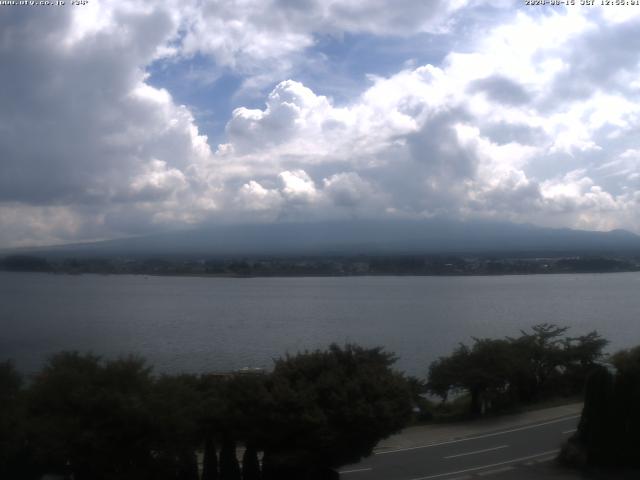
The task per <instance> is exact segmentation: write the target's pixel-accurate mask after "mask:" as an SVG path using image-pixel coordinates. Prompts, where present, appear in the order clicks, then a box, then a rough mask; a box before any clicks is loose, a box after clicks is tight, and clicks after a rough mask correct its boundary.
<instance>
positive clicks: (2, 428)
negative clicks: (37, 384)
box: [0, 361, 32, 479]
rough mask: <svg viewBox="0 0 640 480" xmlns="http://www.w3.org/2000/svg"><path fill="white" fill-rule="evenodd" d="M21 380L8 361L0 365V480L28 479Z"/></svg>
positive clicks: (29, 472) (28, 466)
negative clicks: (9, 479)
mask: <svg viewBox="0 0 640 480" xmlns="http://www.w3.org/2000/svg"><path fill="white" fill-rule="evenodd" d="M22 384H23V382H22V376H21V375H20V374H19V373H18V371H17V370H16V368H15V366H14V364H13V363H12V362H11V361H5V362H0V478H12V479H21V478H28V477H29V476H30V474H31V473H32V472H31V471H30V463H31V462H30V458H28V454H27V452H26V451H25V448H24V445H25V442H26V431H25V421H26V418H25V412H24V408H23V406H24V405H23V394H24V391H23V389H22Z"/></svg>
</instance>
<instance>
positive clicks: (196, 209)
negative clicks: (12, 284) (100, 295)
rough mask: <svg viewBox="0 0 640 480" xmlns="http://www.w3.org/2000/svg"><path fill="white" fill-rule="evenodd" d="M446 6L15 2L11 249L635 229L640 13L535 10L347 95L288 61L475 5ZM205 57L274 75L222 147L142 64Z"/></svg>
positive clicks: (440, 23)
mask: <svg viewBox="0 0 640 480" xmlns="http://www.w3.org/2000/svg"><path fill="white" fill-rule="evenodd" d="M436 3H437V5H436V6H434V5H433V2H422V1H420V2H419V1H415V0H403V1H401V2H399V3H396V4H394V8H393V9H392V10H390V9H389V8H388V2H382V1H374V2H371V1H367V2H365V1H356V0H350V1H342V2H333V1H329V2H319V1H316V0H308V1H305V2H292V1H287V0H269V1H264V2H254V1H249V0H242V1H241V0H238V1H235V2H231V1H215V2H210V3H207V4H206V5H205V4H202V3H200V2H196V1H194V2H186V3H180V4H178V3H177V2H176V3H174V2H166V3H165V4H162V5H157V4H155V3H151V2H146V1H134V2H127V3H126V4H123V3H122V2H100V3H98V2H92V3H91V6H90V8H88V9H86V10H84V11H85V15H80V13H79V12H80V11H81V9H66V8H60V9H49V10H47V11H44V10H43V11H42V12H38V13H37V14H36V13H34V12H33V11H28V12H27V10H26V9H13V10H12V11H10V12H9V15H4V16H2V17H0V29H1V30H0V31H2V32H3V33H2V34H0V35H1V37H0V38H1V39H2V40H1V41H0V61H1V62H2V65H3V69H2V71H0V80H1V83H2V85H3V88H2V89H0V101H1V102H2V105H3V109H2V111H0V125H2V126H1V127H0V159H1V162H0V229H1V230H2V231H3V234H2V236H1V237H0V242H2V243H3V244H5V245H11V244H25V243H36V242H37V243H48V242H64V241H70V240H74V239H95V238H106V237H111V236H117V235H122V234H130V233H143V232H145V231H150V230H153V229H159V228H166V227H168V226H179V225H185V224H188V225H197V224H199V223H201V222H211V221H218V220H222V221H232V220H233V219H241V220H251V219H259V220H261V221H265V220H267V221H268V220H275V219H280V218H296V219H310V218H334V217H340V216H348V215H362V216H379V215H400V216H414V217H417V216H432V215H451V216H462V217H469V216H480V217H483V216H484V217H495V218H505V219H510V220H514V221H533V222H537V223H541V224H546V225H554V226H559V225H563V226H579V227H585V228H612V227H626V228H630V229H635V230H637V231H640V214H638V213H637V212H638V209H637V208H636V207H637V206H638V203H639V199H640V193H639V192H640V178H639V177H638V168H639V166H640V164H639V163H638V162H639V160H638V159H639V158H640V156H639V155H638V151H640V145H638V140H637V132H638V130H639V129H640V115H639V113H640V112H639V106H640V90H639V89H638V88H637V85H636V86H634V83H633V80H634V79H635V78H637V77H638V74H640V67H639V62H640V53H639V52H640V48H639V47H640V41H637V40H634V39H635V38H636V37H637V36H634V35H630V33H631V32H633V31H634V29H637V28H638V21H639V20H638V19H637V18H624V19H623V18H622V17H620V16H617V15H612V14H609V13H607V12H608V11H605V10H602V9H580V8H575V9H565V10H559V9H558V10H557V11H554V12H551V13H548V14H535V13H533V10H524V9H523V10H520V11H519V13H517V14H516V15H514V16H511V17H508V19H507V22H506V23H505V24H496V25H492V26H491V28H487V29H486V30H485V31H483V34H482V35H481V36H478V37H477V38H476V40H477V42H476V43H475V44H474V45H473V46H471V45H466V46H465V48H462V47H461V46H458V47H456V48H455V49H454V50H452V51H450V52H449V54H448V55H446V56H445V58H444V60H443V61H442V62H438V64H435V65H422V66H417V67H414V66H413V63H404V64H405V65H411V67H410V68H408V67H405V69H403V70H401V71H399V72H396V73H395V74H392V75H389V76H385V77H382V76H377V77H376V76H370V77H369V82H370V84H369V86H368V87H367V88H366V89H365V90H364V91H362V92H361V94H359V95H358V96H356V97H353V98H351V99H350V100H349V101H347V102H343V103H341V104H336V102H335V101H334V100H333V99H332V98H330V97H329V96H327V95H322V94H321V93H322V88H318V89H316V90H318V91H314V90H312V89H311V88H309V87H308V86H305V85H304V84H302V83H301V82H299V81H295V79H287V78H288V76H285V75H287V74H288V73H289V72H291V71H294V70H295V69H293V68H292V67H293V66H294V65H295V64H296V62H301V61H302V60H301V58H302V57H303V56H304V53H305V52H306V51H307V50H308V48H309V47H310V46H312V45H314V44H315V43H316V42H317V39H318V38H319V36H321V35H331V36H334V37H339V36H340V35H347V36H348V35H350V34H366V35H370V36H384V35H394V36H405V37H411V35H416V34H424V33H437V32H446V31H450V32H452V35H454V34H455V33H456V32H463V31H466V30H468V29H469V28H470V27H469V25H468V24H464V21H465V20H464V15H463V13H464V12H466V11H468V10H470V9H472V8H478V7H477V5H476V4H474V5H470V4H469V5H468V4H467V3H468V2H466V1H458V2H436ZM179 7H180V8H179ZM502 20H503V17H500V21H502ZM34 32H38V34H37V35H35V34H34ZM366 35H365V36H366ZM540 39H544V41H540ZM624 39H628V41H625V42H622V43H621V40H624ZM558 46H562V47H561V48H559V47H558ZM196 54H197V55H209V56H211V57H212V58H214V59H215V62H216V65H217V66H218V67H220V68H227V69H231V70H233V71H234V74H236V75H240V76H242V78H243V79H244V81H245V82H252V81H255V82H260V81H263V80H265V79H267V80H268V81H273V80H274V79H277V82H276V86H275V87H273V88H272V89H271V92H270V93H269V94H268V95H266V98H265V102H264V106H262V107H260V108H256V107H255V106H253V107H252V108H248V107H243V106H239V107H238V108H236V109H235V110H234V111H233V113H232V115H231V118H229V119H228V122H227V125H226V138H225V140H224V142H223V143H222V144H221V145H219V146H217V147H216V148H215V149H213V150H214V151H212V148H211V147H210V146H209V144H208V141H207V138H206V137H205V136H203V135H202V134H201V133H200V130H199V129H198V125H197V122H196V119H195V118H194V115H193V114H192V112H191V111H190V109H189V108H188V107H186V106H183V105H179V104H177V102H176V101H175V100H174V98H173V96H172V93H171V91H169V90H166V89H161V88H156V87H154V86H152V85H151V84H150V82H149V79H148V74H147V72H146V68H147V67H148V66H149V65H150V64H152V63H153V62H154V61H156V60H158V59H159V58H171V59H175V58H178V57H179V58H181V59H183V60H184V58H188V57H189V56H191V55H196ZM404 60H406V59H403V60H402V62H399V63H398V64H399V65H401V64H403V62H404ZM42 79H47V81H46V82H43V81H42ZM260 79H262V80H260ZM267 80H265V81H267ZM318 84H319V85H322V82H321V81H319V82H318Z"/></svg>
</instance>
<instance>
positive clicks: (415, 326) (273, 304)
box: [0, 273, 640, 375]
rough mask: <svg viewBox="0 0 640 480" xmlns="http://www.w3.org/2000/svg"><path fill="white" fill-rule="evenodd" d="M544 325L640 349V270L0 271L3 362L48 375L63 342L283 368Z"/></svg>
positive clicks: (162, 360) (422, 354) (198, 363)
mask: <svg viewBox="0 0 640 480" xmlns="http://www.w3.org/2000/svg"><path fill="white" fill-rule="evenodd" d="M541 322H553V323H557V324H561V325H567V326H570V327H571V330H570V333H573V334H575V335H578V334H582V333H586V332H588V331H589V330H593V329H597V330H598V331H599V332H600V333H601V334H603V335H604V336H605V337H606V338H608V339H609V340H611V347H610V348H611V349H617V348H622V347H629V346H633V345H636V344H640V274H639V273H623V274H599V275H539V276H504V277H339V278H252V279H221V278H191V277H145V276H98V275H82V276H66V275H47V274H30V273H25V274H20V273H0V359H1V358H3V357H4V358H7V357H9V358H13V359H14V360H15V361H16V362H17V364H18V366H19V368H21V369H22V370H24V371H27V372H30V371H34V370H36V369H37V368H38V367H39V366H40V365H41V364H42V362H43V361H44V359H45V358H46V357H47V355H49V354H51V353H53V352H56V351H59V350H63V349H65V350H68V349H74V350H81V351H87V350H91V351H93V352H95V353H99V354H102V355H107V356H115V355H119V354H126V353H130V352H135V353H139V354H142V355H143V356H145V357H146V358H147V359H148V360H150V362H152V363H153V364H154V365H155V367H156V370H157V371H170V372H176V371H188V372H200V371H205V370H229V369H236V368H242V367H247V366H249V367H267V368H268V367H270V366H271V364H272V359H273V358H274V357H277V356H280V355H282V354H284V353H285V352H291V353H294V352H296V351H299V350H303V349H307V348H315V347H325V346H327V345H328V344H329V343H331V342H340V343H343V342H357V343H359V344H362V345H366V346H375V345H382V346H384V347H386V348H387V349H388V350H391V351H394V352H396V353H397V354H398V355H399V356H400V360H399V362H398V364H397V365H398V367H399V368H400V369H402V370H405V371H407V372H409V373H412V374H418V375H423V374H425V373H426V370H427V368H428V364H429V362H430V361H431V360H433V359H435V358H437V357H438V356H439V355H443V354H447V353H449V352H450V351H451V349H452V348H453V347H455V346H456V345H457V343H458V342H460V341H468V340H470V337H472V336H478V337H482V336H488V337H493V336H504V335H517V334H518V331H519V329H520V328H527V327H529V326H531V325H534V324H536V323H541Z"/></svg>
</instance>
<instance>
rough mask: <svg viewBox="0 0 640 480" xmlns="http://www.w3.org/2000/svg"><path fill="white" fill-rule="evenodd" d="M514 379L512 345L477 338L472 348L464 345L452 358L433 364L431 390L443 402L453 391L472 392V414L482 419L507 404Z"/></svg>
mask: <svg viewBox="0 0 640 480" xmlns="http://www.w3.org/2000/svg"><path fill="white" fill-rule="evenodd" d="M512 376H513V348H512V345H511V344H510V343H509V342H508V341H506V340H493V339H488V338H484V339H478V338H475V339H474V344H473V346H472V347H468V346H467V345H464V344H460V345H459V346H458V348H457V349H456V350H454V352H453V353H452V354H451V355H450V356H449V357H441V358H440V359H439V360H436V361H435V362H433V363H432V364H431V366H430V367H429V382H428V386H429V389H430V391H431V392H432V393H434V394H436V395H439V396H440V397H442V398H443V399H446V398H447V396H448V394H449V392H450V391H459V390H463V391H466V392H468V393H469V395H470V398H471V402H470V407H469V408H470V412H469V413H471V414H472V415H478V414H481V413H483V411H484V410H485V409H486V408H491V405H492V403H493V402H496V401H499V400H504V398H505V397H506V396H507V395H506V394H507V392H508V388H509V385H510V380H511V378H512Z"/></svg>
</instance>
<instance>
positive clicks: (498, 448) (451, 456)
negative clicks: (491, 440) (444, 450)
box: [444, 445, 509, 458]
mask: <svg viewBox="0 0 640 480" xmlns="http://www.w3.org/2000/svg"><path fill="white" fill-rule="evenodd" d="M508 446H509V445H500V446H499V447H492V448H485V449H483V450H476V451H475V452H467V453H458V454H456V455H449V456H448V457H444V458H458V457H466V456H467V455H475V454H476V453H484V452H493V451H494V450H500V449H501V448H507V447H508Z"/></svg>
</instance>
